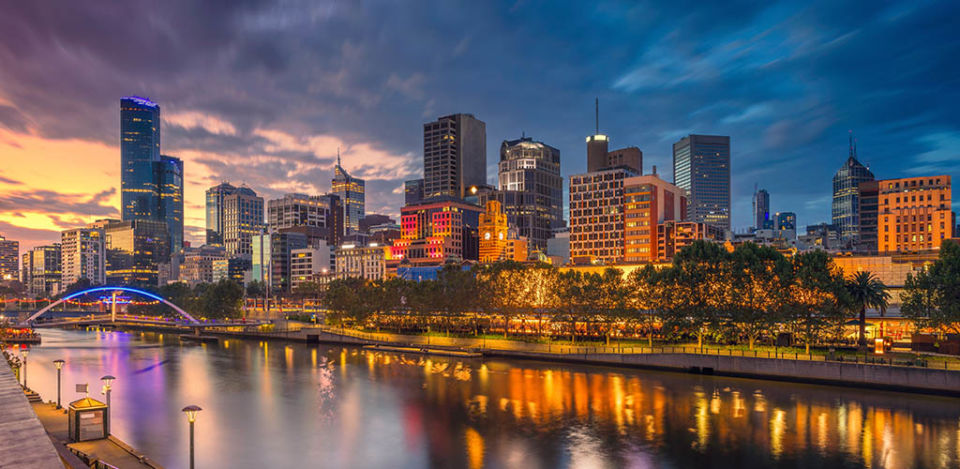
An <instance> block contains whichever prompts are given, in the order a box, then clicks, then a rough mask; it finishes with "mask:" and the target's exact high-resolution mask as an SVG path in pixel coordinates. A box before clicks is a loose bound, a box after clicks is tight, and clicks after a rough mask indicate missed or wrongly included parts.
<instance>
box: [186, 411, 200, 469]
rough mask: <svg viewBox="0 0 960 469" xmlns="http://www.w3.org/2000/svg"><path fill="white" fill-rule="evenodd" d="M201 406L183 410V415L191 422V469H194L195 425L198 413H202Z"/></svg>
mask: <svg viewBox="0 0 960 469" xmlns="http://www.w3.org/2000/svg"><path fill="white" fill-rule="evenodd" d="M201 410H203V409H201V408H200V406H195V405H188V406H186V407H184V408H183V413H185V414H187V420H188V421H189V422H190V469H193V423H194V422H196V421H197V413H198V412H200V411H201Z"/></svg>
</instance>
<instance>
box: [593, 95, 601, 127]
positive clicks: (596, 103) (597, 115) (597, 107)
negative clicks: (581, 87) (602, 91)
mask: <svg viewBox="0 0 960 469" xmlns="http://www.w3.org/2000/svg"><path fill="white" fill-rule="evenodd" d="M593 112H594V119H595V120H594V123H595V124H596V132H594V133H593V134H594V135H600V97H599V96H597V97H596V98H594V101H593Z"/></svg>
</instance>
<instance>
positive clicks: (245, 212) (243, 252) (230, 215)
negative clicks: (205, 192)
mask: <svg viewBox="0 0 960 469" xmlns="http://www.w3.org/2000/svg"><path fill="white" fill-rule="evenodd" d="M222 219H223V225H222V230H223V231H222V236H223V247H224V248H225V250H226V254H227V257H237V256H243V257H247V258H249V257H250V255H251V254H253V248H252V247H251V246H250V239H251V238H252V237H253V235H255V234H257V233H260V232H261V230H263V197H259V196H257V193H256V192H254V191H253V189H251V188H249V187H246V186H241V187H238V188H236V189H235V190H234V191H233V193H231V194H227V195H226V196H224V197H223V215H222Z"/></svg>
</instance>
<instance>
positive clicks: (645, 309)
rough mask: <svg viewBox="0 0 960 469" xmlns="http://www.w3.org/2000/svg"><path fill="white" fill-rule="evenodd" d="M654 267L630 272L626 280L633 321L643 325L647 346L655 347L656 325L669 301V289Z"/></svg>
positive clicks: (645, 267) (649, 266)
mask: <svg viewBox="0 0 960 469" xmlns="http://www.w3.org/2000/svg"><path fill="white" fill-rule="evenodd" d="M661 272H662V271H660V270H657V268H655V267H654V266H652V265H646V266H644V267H642V268H639V269H635V270H634V271H633V272H630V275H628V276H627V279H626V288H627V301H628V305H629V308H630V310H631V312H632V314H633V318H632V319H633V320H634V321H637V322H639V323H641V324H643V328H644V329H645V330H646V333H647V344H648V345H649V346H651V347H652V346H653V331H654V324H655V323H656V320H657V317H658V316H659V314H660V311H661V308H663V307H664V306H665V305H666V304H667V302H668V301H669V300H668V295H669V292H670V289H669V288H665V287H664V282H663V279H664V275H662V274H661Z"/></svg>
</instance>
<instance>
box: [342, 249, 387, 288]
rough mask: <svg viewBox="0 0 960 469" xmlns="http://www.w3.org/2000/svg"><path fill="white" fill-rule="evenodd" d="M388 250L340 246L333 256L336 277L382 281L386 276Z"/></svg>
mask: <svg viewBox="0 0 960 469" xmlns="http://www.w3.org/2000/svg"><path fill="white" fill-rule="evenodd" d="M389 250H390V248H389V247H387V246H352V245H344V246H341V247H339V248H337V250H336V252H335V254H334V257H335V258H336V260H335V261H334V264H336V272H337V275H339V276H341V277H359V278H364V279H367V280H382V279H383V278H384V277H385V276H386V274H387V265H386V259H387V252H388V251H389Z"/></svg>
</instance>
